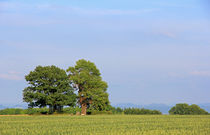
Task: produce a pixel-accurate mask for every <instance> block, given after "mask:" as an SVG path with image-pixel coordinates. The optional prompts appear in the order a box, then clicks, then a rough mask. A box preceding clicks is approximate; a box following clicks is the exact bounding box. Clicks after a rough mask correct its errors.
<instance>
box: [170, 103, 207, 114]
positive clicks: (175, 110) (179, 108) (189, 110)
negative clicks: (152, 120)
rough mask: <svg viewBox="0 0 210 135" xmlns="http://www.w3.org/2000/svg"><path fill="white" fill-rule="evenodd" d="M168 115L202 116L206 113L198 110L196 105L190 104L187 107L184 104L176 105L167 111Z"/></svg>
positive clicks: (200, 109)
mask: <svg viewBox="0 0 210 135" xmlns="http://www.w3.org/2000/svg"><path fill="white" fill-rule="evenodd" d="M169 114H172V115H173V114H178V115H204V114H208V112H207V111H205V110H204V109H202V108H200V107H199V106H198V105H195V104H192V105H188V104H186V103H181V104H176V105H175V106H174V107H172V108H171V109H170V110H169Z"/></svg>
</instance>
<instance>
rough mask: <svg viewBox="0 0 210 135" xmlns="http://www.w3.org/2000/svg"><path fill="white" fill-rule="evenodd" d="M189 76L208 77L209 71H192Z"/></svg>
mask: <svg viewBox="0 0 210 135" xmlns="http://www.w3.org/2000/svg"><path fill="white" fill-rule="evenodd" d="M190 74H191V75H195V76H210V71H193V72H190Z"/></svg>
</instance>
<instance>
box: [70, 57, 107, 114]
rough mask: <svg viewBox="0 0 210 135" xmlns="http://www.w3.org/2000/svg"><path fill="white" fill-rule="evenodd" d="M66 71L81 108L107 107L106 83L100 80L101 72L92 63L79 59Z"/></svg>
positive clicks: (104, 108) (102, 108) (96, 108)
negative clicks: (76, 92)
mask: <svg viewBox="0 0 210 135" xmlns="http://www.w3.org/2000/svg"><path fill="white" fill-rule="evenodd" d="M67 72H68V73H69V74H68V75H69V79H70V82H71V85H72V86H73V87H74V89H75V90H77V91H78V98H79V99H78V101H79V103H80V105H81V106H82V108H83V109H85V108H92V109H94V110H99V111H102V110H107V109H108V108H109V100H108V93H107V92H106V91H107V87H108V85H107V83H106V82H104V81H102V78H101V74H100V72H99V70H98V69H97V67H96V66H95V64H94V63H92V62H90V61H86V60H84V59H81V60H78V61H77V62H76V65H75V66H74V67H69V68H68V69H67ZM83 106H84V107H83ZM85 113H86V110H85Z"/></svg>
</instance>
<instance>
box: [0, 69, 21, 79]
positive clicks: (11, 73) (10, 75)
mask: <svg viewBox="0 0 210 135" xmlns="http://www.w3.org/2000/svg"><path fill="white" fill-rule="evenodd" d="M0 79H4V80H16V81H19V80H23V77H22V76H21V75H20V73H19V72H16V71H9V72H8V73H0Z"/></svg>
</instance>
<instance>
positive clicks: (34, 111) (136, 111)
mask: <svg viewBox="0 0 210 135" xmlns="http://www.w3.org/2000/svg"><path fill="white" fill-rule="evenodd" d="M80 112H81V108H80V107H66V108H63V111H62V112H57V114H71V115H80ZM19 114H28V115H40V114H42V115H46V114H51V112H50V111H49V108H47V107H44V108H29V109H19V108H7V109H3V110H0V115H19ZM87 114H88V115H100V114H128V115H144V114H150V115H153V114H162V113H161V112H160V111H158V110H149V109H144V108H142V109H140V108H125V109H122V108H119V107H117V108H115V107H111V109H110V110H109V111H97V110H91V109H88V110H87Z"/></svg>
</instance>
